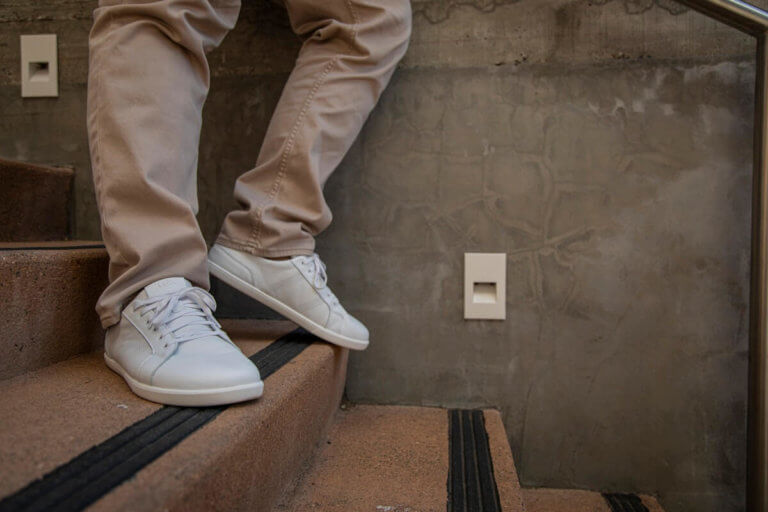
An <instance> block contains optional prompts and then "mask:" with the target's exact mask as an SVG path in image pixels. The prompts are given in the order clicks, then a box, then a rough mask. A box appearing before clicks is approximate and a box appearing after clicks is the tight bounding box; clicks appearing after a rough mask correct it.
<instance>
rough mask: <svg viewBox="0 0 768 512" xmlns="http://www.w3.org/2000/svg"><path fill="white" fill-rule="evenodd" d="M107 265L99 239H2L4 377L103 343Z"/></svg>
mask: <svg viewBox="0 0 768 512" xmlns="http://www.w3.org/2000/svg"><path fill="white" fill-rule="evenodd" d="M107 265H108V259H107V253H106V250H105V249H104V247H103V245H101V243H100V242H82V241H67V242H26V243H25V242H11V243H8V242H2V243H0V304H2V305H3V307H2V309H0V325H2V326H3V334H2V335H0V380H2V379H7V378H10V377H13V376H16V375H20V374H22V373H25V372H27V371H30V370H35V369H38V368H42V367H44V366H47V365H50V364H53V363H56V362H59V361H63V360H64V359H67V358H69V357H72V356H75V355H77V354H82V353H85V352H89V351H91V350H94V349H96V348H97V347H100V346H102V343H103V341H104V333H103V331H102V329H101V326H100V324H99V321H98V318H97V316H96V312H95V311H94V306H95V304H96V299H97V298H98V296H99V294H100V293H101V291H102V290H103V289H104V288H105V287H106V285H107Z"/></svg>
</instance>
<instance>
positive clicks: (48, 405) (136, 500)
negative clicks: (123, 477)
mask: <svg viewBox="0 0 768 512" xmlns="http://www.w3.org/2000/svg"><path fill="white" fill-rule="evenodd" d="M277 324H279V325H278V326H277V327H275V326H276V325H277ZM258 325H259V323H256V322H246V323H240V324H239V325H234V326H233V327H232V328H231V329H230V334H231V336H232V337H233V340H234V341H235V342H236V343H237V344H238V346H240V347H241V349H242V350H243V352H244V353H245V354H246V355H252V354H253V353H255V352H257V351H258V350H260V349H262V348H264V347H265V346H267V345H268V344H269V343H270V342H271V341H272V339H274V337H275V334H276V333H279V332H281V331H282V332H284V333H287V332H288V331H291V330H293V329H295V325H293V324H291V323H289V322H265V323H264V324H263V325H265V326H266V327H265V328H264V329H261V331H254V328H255V327H257V326H258ZM280 326H282V327H280ZM265 335H267V336H269V337H266V336H265ZM345 371H346V351H345V350H342V349H340V348H337V347H332V346H330V345H328V344H325V343H319V342H318V343H313V344H311V345H310V346H309V347H308V348H306V350H304V351H303V352H301V353H300V354H299V355H298V356H297V357H296V358H295V359H293V360H292V361H290V362H288V363H287V364H286V365H285V366H283V367H282V368H281V369H280V370H279V371H277V372H276V373H275V374H273V375H272V376H271V377H269V378H268V380H267V382H266V385H265V391H264V396H262V398H260V399H258V400H255V401H251V402H246V403H243V404H238V405H234V406H231V407H229V408H226V409H225V410H224V411H223V412H222V413H221V414H219V415H218V416H217V417H215V419H214V420H213V421H211V422H210V423H208V424H206V425H204V426H203V427H202V428H200V429H199V430H197V431H195V432H193V433H192V434H191V435H190V436H189V437H187V438H185V439H184V440H183V441H181V442H180V443H179V444H178V445H176V446H175V447H174V448H172V449H171V450H170V451H168V452H167V453H165V454H163V455H162V456H161V457H159V458H158V459H156V460H154V461H153V462H151V463H150V464H149V465H147V466H146V467H145V468H144V469H142V470H141V471H140V472H139V473H138V474H136V475H135V477H133V478H131V479H129V480H127V481H125V482H123V483H122V485H120V486H119V487H117V488H115V489H114V490H112V491H111V492H110V493H109V494H107V495H106V496H104V497H103V498H101V500H100V501H98V502H96V503H95V504H93V505H92V506H91V508H92V509H96V510H98V509H104V510H129V509H133V510H136V509H144V510H154V509H160V508H163V509H167V510H181V509H184V510H204V509H206V507H208V506H210V504H211V502H210V499H211V496H214V497H215V498H216V500H217V508H220V505H221V506H224V504H225V503H226V502H227V499H229V500H235V501H233V502H232V503H231V505H232V507H233V508H242V507H243V503H252V504H254V505H255V506H254V509H263V508H259V507H267V506H269V505H270V500H273V501H274V499H276V497H277V496H278V495H279V490H280V489H281V488H282V486H281V480H279V479H278V477H283V478H284V479H285V480H286V481H289V480H290V478H291V476H292V475H293V473H295V472H296V471H297V470H298V468H299V467H300V466H301V465H302V464H303V463H304V459H305V458H306V456H308V454H309V453H311V450H312V449H313V448H314V445H315V444H316V443H317V441H318V440H319V438H320V437H321V433H322V432H323V431H324V429H325V428H326V427H327V425H328V424H329V421H330V417H331V416H332V413H333V411H335V409H336V407H337V405H338V400H339V399H340V396H341V390H342V388H343V382H344V375H345ZM161 407H162V406H161V405H159V404H154V403H151V402H147V401H144V400H142V399H140V398H138V397H136V396H135V395H133V394H132V393H131V392H130V390H129V389H128V387H127V386H126V385H125V383H124V382H123V381H122V379H121V378H120V377H119V376H117V375H116V374H114V373H113V372H112V371H110V370H109V369H108V368H107V367H106V366H105V365H104V363H103V359H102V354H101V352H93V353H89V354H84V355H81V356H77V357H75V358H72V359H70V360H67V361H64V362H60V363H58V364H55V365H52V366H49V367H46V368H43V369H40V370H37V371H34V372H29V373H27V374H25V375H21V376H18V377H15V378H13V379H9V380H6V381H4V382H2V383H0V410H2V411H4V417H5V419H4V421H3V422H2V424H1V425H0V460H3V464H2V465H0V496H7V495H9V494H11V493H14V492H16V491H17V490H19V489H21V488H23V487H24V486H25V485H27V483H29V482H30V481H32V480H34V479H36V478H40V477H42V476H43V475H45V474H46V473H48V472H50V471H51V470H52V469H54V468H56V467H58V466H60V465H61V464H64V463H66V462H68V461H70V460H71V459H72V458H74V457H75V456H77V455H79V454H80V453H82V452H84V451H85V450H87V449H89V448H91V447H92V446H95V445H97V444H99V443H101V442H103V441H105V440H106V439H108V438H110V437H111V436H114V435H115V434H117V433H118V432H120V431H121V430H123V429H124V428H126V427H128V426H130V425H131V424H133V423H135V422H136V421H138V420H141V419H143V418H145V417H146V416H148V415H150V414H152V413H153V412H155V411H157V410H159V409H160V408H161ZM286 433H289V434H292V435H288V436H287V438H283V437H282V436H283V435H284V434H286ZM286 443H290V444H292V445H295V446H294V447H293V448H291V447H290V446H286ZM271 471H273V473H271ZM222 473H223V474H226V475H227V477H226V481H224V482H222V481H221V479H222V476H221V475H222ZM233 474H234V475H236V476H233ZM254 481H255V482H260V481H261V482H264V484H265V486H267V487H265V488H264V489H261V490H260V491H261V492H256V491H255V490H254V489H251V488H250V487H252V484H253V482H254ZM216 486H219V489H228V491H227V492H226V496H229V498H226V497H224V498H223V501H221V502H219V500H220V499H222V496H219V495H218V494H220V493H216V492H214V490H215V489H216V488H217V487H216ZM212 492H213V494H211V493H212ZM249 495H250V498H248V496H249ZM249 499H250V501H249ZM224 508H226V507H224Z"/></svg>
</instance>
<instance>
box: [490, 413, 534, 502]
mask: <svg viewBox="0 0 768 512" xmlns="http://www.w3.org/2000/svg"><path fill="white" fill-rule="evenodd" d="M483 415H484V416H485V431H486V432H487V433H488V444H489V446H490V451H491V459H492V460H493V474H494V477H495V479H496V488H497V489H498V491H499V500H500V502H501V504H502V510H504V511H505V512H512V511H517V510H519V511H523V510H525V507H524V506H523V494H522V491H521V489H520V480H519V479H518V476H517V468H516V467H515V460H514V458H513V457H512V450H511V449H510V447H509V442H508V441H507V432H506V430H505V429H504V424H503V423H502V421H501V414H499V411H496V410H493V409H487V410H485V411H483Z"/></svg>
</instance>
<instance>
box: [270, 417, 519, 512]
mask: <svg viewBox="0 0 768 512" xmlns="http://www.w3.org/2000/svg"><path fill="white" fill-rule="evenodd" d="M464 413H467V414H469V413H471V411H465V412H464ZM451 414H454V412H452V411H447V410H445V409H438V408H427V407H403V406H375V405H350V406H347V408H346V410H342V411H340V412H339V413H338V415H337V419H336V421H335V423H334V425H333V428H332V429H331V432H330V434H329V436H328V438H327V441H326V443H325V444H324V445H323V446H322V448H321V450H320V451H319V453H318V456H317V457H316V460H315V461H314V464H313V465H312V466H311V467H309V468H308V469H306V470H305V471H304V472H303V474H302V475H300V476H299V478H298V479H297V481H296V483H295V485H294V487H293V489H291V490H290V491H289V492H287V493H286V494H285V495H284V496H283V499H282V500H281V502H280V503H279V505H278V506H277V508H276V510H280V511H291V512H302V511H323V512H342V511H344V512H348V511H352V510H355V511H357V510H361V511H362V510H370V511H376V512H411V511H419V512H427V511H440V512H443V511H445V510H446V505H447V504H448V502H449V495H453V491H452V490H451V488H450V486H449V485H448V483H449V482H451V481H452V480H453V476H452V475H455V476H458V477H459V478H458V480H455V481H458V482H461V481H462V480H463V479H462V478H461V476H462V475H463V476H466V477H467V478H466V481H465V482H464V486H465V487H466V496H467V497H468V499H470V502H471V497H472V496H478V495H479V494H482V492H478V494H475V493H473V491H472V489H474V490H475V491H478V488H479V487H482V482H481V481H480V482H478V483H477V484H475V482H476V479H475V478H476V477H477V475H478V474H480V473H483V471H482V467H483V466H484V462H483V460H484V459H485V457H483V456H482V455H483V450H477V451H476V452H474V453H475V455H474V456H473V455H471V447H470V448H469V449H468V448H467V446H466V445H465V444H464V443H452V442H451V440H452V439H458V440H459V441H460V440H461V439H464V440H465V441H466V440H467V438H462V437H461V435H459V437H455V436H456V435H458V434H456V432H455V430H454V429H453V428H452V427H449V424H451V420H450V418H451ZM472 414H475V415H476V416H475V417H479V418H483V419H484V424H485V425H484V426H485V432H486V433H487V446H488V448H489V451H488V454H487V455H490V461H489V464H490V467H492V472H491V475H490V476H491V478H492V480H491V483H493V481H494V480H495V485H496V488H497V490H498V497H499V501H498V503H496V504H492V505H491V506H488V505H486V506H485V507H484V508H483V509H482V510H485V511H486V512H492V511H499V510H504V511H505V512H518V511H522V510H523V504H522V496H521V492H520V486H519V484H518V480H517V474H516V472H515V465H514V461H513V459H512V452H511V450H510V448H509V444H508V443H507V438H506V434H505V432H504V426H503V424H502V422H501V417H500V415H499V413H498V412H497V411H495V410H485V411H476V412H473V413H472ZM482 423H483V421H482V420H480V421H479V422H475V423H474V426H473V429H474V430H473V433H474V438H475V439H480V440H481V443H480V444H482V439H483V438H484V436H483V435H482V432H481V430H482ZM470 438H471V437H470ZM470 444H471V443H470ZM478 446H479V444H478ZM456 448H462V450H460V451H461V453H463V454H464V455H465V456H464V457H463V459H464V461H465V463H467V462H466V461H474V460H477V461H478V462H477V466H476V468H479V470H478V472H473V471H474V470H472V471H470V470H469V469H466V468H464V469H463V471H462V468H461V467H458V466H459V465H460V464H461V460H462V458H461V457H458V458H457V457H456V455H457V452H455V451H454V449H456ZM468 450H469V451H468ZM461 453H458V455H461ZM471 467H472V468H475V466H474V465H472V466H471ZM457 468H458V469H457ZM478 480H482V479H480V478H479V477H478ZM454 496H455V495H454ZM456 501H458V500H456ZM449 510H453V511H455V512H460V511H464V510H481V509H480V508H478V507H477V506H475V507H473V506H471V503H470V505H464V504H455V505H454V506H453V508H449Z"/></svg>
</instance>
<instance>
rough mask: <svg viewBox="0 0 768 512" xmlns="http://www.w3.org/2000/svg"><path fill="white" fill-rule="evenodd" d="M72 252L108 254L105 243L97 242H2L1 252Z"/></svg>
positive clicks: (0, 244)
mask: <svg viewBox="0 0 768 512" xmlns="http://www.w3.org/2000/svg"><path fill="white" fill-rule="evenodd" d="M52 250H62V251H72V250H101V251H103V252H104V253H105V254H106V250H105V249H104V242H100V241H97V240H40V241H19V242H8V241H5V242H0V251H52Z"/></svg>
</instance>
